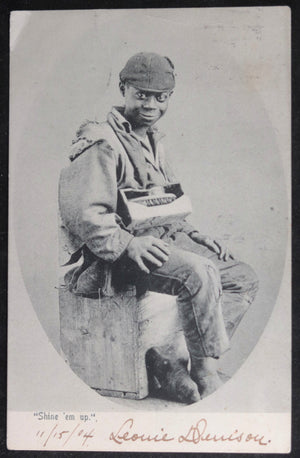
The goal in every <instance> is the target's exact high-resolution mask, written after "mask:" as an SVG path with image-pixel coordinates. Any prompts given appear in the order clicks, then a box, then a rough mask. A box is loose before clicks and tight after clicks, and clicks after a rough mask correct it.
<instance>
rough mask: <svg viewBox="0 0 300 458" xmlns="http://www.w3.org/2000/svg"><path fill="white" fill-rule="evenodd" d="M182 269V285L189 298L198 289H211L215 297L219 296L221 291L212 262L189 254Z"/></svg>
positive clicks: (216, 270) (218, 277)
mask: <svg viewBox="0 0 300 458" xmlns="http://www.w3.org/2000/svg"><path fill="white" fill-rule="evenodd" d="M184 268H185V272H184V275H183V280H184V281H183V284H184V286H185V287H186V289H187V290H188V291H189V293H190V295H191V296H194V295H195V294H197V293H198V292H199V291H200V289H207V288H211V287H213V289H214V290H215V294H216V296H219V294H220V291H221V283H220V275H219V272H218V269H217V268H216V266H215V265H214V263H213V262H212V261H210V260H209V259H207V258H204V257H200V256H197V255H195V254H193V253H191V254H190V253H189V255H188V256H187V257H186V259H185V263H184Z"/></svg>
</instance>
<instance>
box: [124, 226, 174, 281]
mask: <svg viewBox="0 0 300 458" xmlns="http://www.w3.org/2000/svg"><path fill="white" fill-rule="evenodd" d="M126 252H127V256H128V257H129V258H130V259H132V260H133V261H134V262H136V263H137V265H138V266H139V268H140V269H141V270H142V271H143V272H146V273H147V274H149V273H150V270H149V269H148V267H147V266H146V265H145V264H144V261H148V262H151V263H152V264H154V265H155V266H157V267H161V266H162V265H163V264H164V263H165V262H166V261H167V260H168V259H169V254H170V252H169V250H168V244H167V243H165V242H164V241H162V240H160V239H157V238H156V237H152V236H151V235H147V236H144V237H134V238H133V239H132V240H131V242H130V243H129V244H128V246H127V250H126Z"/></svg>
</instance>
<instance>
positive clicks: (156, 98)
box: [122, 84, 172, 127]
mask: <svg viewBox="0 0 300 458" xmlns="http://www.w3.org/2000/svg"><path fill="white" fill-rule="evenodd" d="M122 93H123V95H124V97H125V111H124V115H125V118H126V119H128V121H129V122H130V124H131V125H132V127H151V126H153V124H155V123H156V122H157V121H158V120H159V119H160V118H161V117H162V116H163V115H164V114H165V112H166V111H167V108H168V104H169V98H170V96H171V94H172V91H167V92H151V91H143V90H141V89H137V88H135V87H133V86H129V85H128V84H125V87H124V91H122Z"/></svg>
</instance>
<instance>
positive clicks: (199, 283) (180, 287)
mask: <svg viewBox="0 0 300 458" xmlns="http://www.w3.org/2000/svg"><path fill="white" fill-rule="evenodd" d="M169 251H170V255H169V259H168V261H167V262H165V263H164V264H163V266H161V267H159V268H155V269H154V270H152V272H151V274H150V275H148V282H149V284H148V288H149V289H150V290H151V291H156V292H160V293H165V294H172V295H176V296H177V304H178V313H179V316H180V318H181V322H182V328H183V332H184V336H185V340H186V344H187V348H188V350H189V353H190V357H191V377H192V378H193V380H194V381H195V382H196V383H197V385H198V389H199V392H200V394H201V395H202V396H203V397H204V396H207V395H208V394H210V393H211V392H213V391H215V390H216V389H217V388H218V387H219V386H220V385H221V380H220V379H219V376H218V374H217V372H216V360H215V358H218V357H219V356H220V355H221V354H222V353H223V352H224V351H225V350H226V349H227V348H228V347H229V339H228V336H227V333H226V329H225V325H224V320H223V315H222V288H221V282H220V276H219V273H218V270H217V268H216V267H215V265H214V264H213V263H212V262H211V261H210V260H209V259H207V258H204V257H202V256H199V255H197V254H194V253H191V252H189V251H184V250H181V249H179V248H177V247H175V246H174V245H173V246H170V247H169Z"/></svg>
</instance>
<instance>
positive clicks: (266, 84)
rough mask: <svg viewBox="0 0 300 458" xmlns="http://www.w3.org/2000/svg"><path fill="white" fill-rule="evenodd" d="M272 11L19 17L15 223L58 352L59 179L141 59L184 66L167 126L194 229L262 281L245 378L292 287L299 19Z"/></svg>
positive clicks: (248, 331) (236, 353)
mask: <svg viewBox="0 0 300 458" xmlns="http://www.w3.org/2000/svg"><path fill="white" fill-rule="evenodd" d="M265 10H266V8H251V11H250V9H249V8H236V9H234V8H228V9H227V8H226V9H189V10H188V9H182V10H172V9H171V10H135V11H128V10H111V11H108V10H107V11H105V10H98V11H87V10H86V11H44V12H33V13H23V14H20V13H16V15H15V16H13V18H12V22H13V26H14V28H13V31H14V34H13V35H12V41H11V45H12V52H11V123H12V124H11V126H12V128H11V136H10V151H11V160H10V173H11V176H12V177H13V180H12V185H11V192H10V199H11V203H12V207H11V208H12V209H13V212H12V224H13V231H14V237H15V241H16V246H17V250H18V256H19V262H20V266H21V270H22V274H23V279H24V282H25V285H26V287H27V290H28V294H29V296H30V298H31V301H32V305H33V307H34V309H35V312H36V314H37V316H38V318H39V320H40V322H41V324H42V326H43V328H44V330H45V331H46V333H47V335H48V337H49V339H50V341H51V342H52V344H53V345H54V347H55V348H56V349H57V350H59V317H58V295H57V289H56V287H57V284H58V276H57V266H58V241H57V185H58V177H59V173H60V170H61V168H62V167H63V166H64V165H65V164H67V158H68V151H69V148H70V145H71V142H72V139H74V138H75V132H76V129H77V128H78V127H79V125H80V124H81V123H82V122H83V121H85V120H86V119H89V120H98V121H103V120H105V119H106V115H107V113H108V111H109V110H110V108H111V106H112V105H120V104H122V97H121V95H120V93H119V89H118V74H119V71H120V70H121V69H122V68H123V66H124V64H125V63H126V61H127V59H128V58H129V57H130V56H131V55H133V54H135V53H136V52H139V51H153V52H157V53H159V54H162V55H166V56H168V57H170V59H171V60H172V61H173V63H174V65H175V72H176V75H177V79H176V88H175V91H174V94H173V95H172V97H171V100H170V104H169V109H168V112H167V113H166V115H165V117H164V118H163V119H162V120H161V121H160V123H159V127H160V129H161V130H162V131H163V132H165V133H166V138H165V144H166V149H167V151H168V154H169V158H170V160H171V163H172V164H173V167H174V169H175V171H176V172H177V175H178V178H179V181H180V182H181V183H182V186H183V189H184V191H185V193H186V194H188V195H189V196H190V198H191V200H192V204H193V214H192V216H191V217H190V218H189V220H190V221H191V222H192V223H193V224H194V225H195V226H196V227H197V228H198V229H199V230H200V232H202V233H203V234H208V235H211V236H214V237H219V238H222V239H224V240H225V241H226V243H227V244H228V246H229V247H230V248H231V250H232V251H233V253H234V254H236V256H237V258H239V259H241V260H243V261H245V262H247V263H249V264H250V265H251V266H252V267H253V268H254V270H255V271H256V272H257V275H258V277H259V280H260V291H259V294H258V296H257V299H256V301H255V303H254V304H253V305H252V307H251V308H250V309H249V311H248V313H247V314H246V316H245V318H244V319H243V321H242V322H241V324H240V326H239V328H238V330H237V332H236V334H235V335H234V338H233V340H232V349H231V352H230V353H227V354H226V355H224V357H223V363H222V365H223V367H226V369H227V372H228V373H229V374H233V373H234V372H235V371H236V370H237V369H238V368H239V367H240V366H241V364H242V363H243V362H244V361H245V359H246V358H247V356H248V355H249V354H250V352H251V351H252V349H253V348H254V346H255V344H256V343H257V341H258V339H259V337H260V335H261V333H262V331H263V330H264V328H265V326H266V323H267V321H268V319H269V317H270V315H271V312H272V309H273V307H274V305H275V302H276V298H277V294H278V291H279V287H280V285H281V280H282V274H283V269H284V262H285V256H286V248H287V232H288V203H287V191H286V190H287V185H286V180H287V179H288V174H289V172H288V165H287V163H285V160H286V157H287V156H286V154H287V151H283V147H284V146H286V145H288V135H289V117H288V107H289V98H288V94H289V55H288V53H287V49H288V45H289V34H288V28H284V27H283V26H282V24H285V25H286V23H287V21H286V20H285V21H284V20H283V19H286V18H287V15H288V10H287V9H284V8H281V9H280V13H278V10H276V8H269V9H268V10H269V12H268V14H266V11H265ZM21 26H23V27H21ZM274 30H276V33H271V31H274ZM19 32H20V33H19ZM282 145H283V146H282ZM285 173H286V176H285ZM284 337H285V336H284V335H281V336H280V338H279V340H280V339H282V338H284ZM278 345H280V342H278ZM253 383H255V381H254V380H253Z"/></svg>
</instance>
